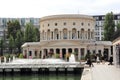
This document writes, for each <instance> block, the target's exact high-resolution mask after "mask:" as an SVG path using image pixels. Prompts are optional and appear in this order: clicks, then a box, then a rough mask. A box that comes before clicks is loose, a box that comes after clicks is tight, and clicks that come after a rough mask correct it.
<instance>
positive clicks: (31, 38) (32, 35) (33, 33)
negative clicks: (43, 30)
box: [24, 23, 38, 42]
mask: <svg viewBox="0 0 120 80" xmlns="http://www.w3.org/2000/svg"><path fill="white" fill-rule="evenodd" d="M37 34H38V32H37V30H36V29H35V28H34V26H33V25H32V24H31V23H28V24H26V26H25V34H24V35H25V36H24V39H25V42H35V41H38V37H37Z"/></svg>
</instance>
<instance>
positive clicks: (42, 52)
mask: <svg viewBox="0 0 120 80" xmlns="http://www.w3.org/2000/svg"><path fill="white" fill-rule="evenodd" d="M41 54H42V56H41V57H42V59H43V57H44V49H42V50H41Z"/></svg>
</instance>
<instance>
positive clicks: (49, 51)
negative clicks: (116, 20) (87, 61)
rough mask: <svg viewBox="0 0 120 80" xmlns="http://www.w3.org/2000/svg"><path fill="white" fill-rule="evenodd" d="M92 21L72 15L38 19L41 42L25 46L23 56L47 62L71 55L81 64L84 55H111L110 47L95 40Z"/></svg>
mask: <svg viewBox="0 0 120 80" xmlns="http://www.w3.org/2000/svg"><path fill="white" fill-rule="evenodd" d="M94 29H95V20H94V19H93V17H91V16H87V15H80V14H71V15H68V14H66V15H52V16H46V17H42V18H41V19H40V42H31V43H25V44H24V45H23V46H22V47H23V54H24V55H25V54H26V55H27V57H28V58H29V56H32V57H40V58H48V57H51V56H53V55H59V57H60V58H62V59H65V58H66V55H67V54H69V55H70V54H71V53H74V54H76V55H77V59H78V60H80V59H82V57H84V56H85V55H86V53H88V52H91V53H103V52H104V49H105V48H106V49H108V52H109V53H111V51H110V46H111V43H110V44H109V42H103V41H98V42H96V41H95V39H94V33H95V32H94Z"/></svg>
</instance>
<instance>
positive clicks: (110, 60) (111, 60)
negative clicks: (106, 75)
mask: <svg viewBox="0 0 120 80" xmlns="http://www.w3.org/2000/svg"><path fill="white" fill-rule="evenodd" d="M112 62H113V57H112V55H111V56H110V59H109V64H108V65H113V63H112Z"/></svg>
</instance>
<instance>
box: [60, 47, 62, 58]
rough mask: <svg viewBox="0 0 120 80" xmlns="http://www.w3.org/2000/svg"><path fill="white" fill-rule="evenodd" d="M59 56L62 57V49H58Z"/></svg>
mask: <svg viewBox="0 0 120 80" xmlns="http://www.w3.org/2000/svg"><path fill="white" fill-rule="evenodd" d="M60 58H61V59H62V49H60Z"/></svg>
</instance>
